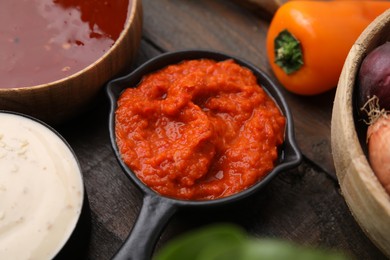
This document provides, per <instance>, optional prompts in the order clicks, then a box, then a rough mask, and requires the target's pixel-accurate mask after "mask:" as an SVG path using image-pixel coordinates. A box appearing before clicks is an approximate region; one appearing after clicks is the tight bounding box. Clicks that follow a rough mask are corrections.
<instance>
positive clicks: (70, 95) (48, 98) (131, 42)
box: [0, 0, 142, 124]
mask: <svg viewBox="0 0 390 260" xmlns="http://www.w3.org/2000/svg"><path fill="white" fill-rule="evenodd" d="M130 5H131V6H130V7H129V10H130V11H129V12H130V13H129V16H128V19H127V21H126V24H125V28H124V30H123V31H122V33H121V34H120V36H119V37H118V39H117V40H116V42H115V43H114V45H113V46H112V47H111V48H110V49H109V50H108V51H107V52H106V53H104V55H103V56H102V57H100V58H99V59H98V60H97V61H95V62H94V63H92V64H91V65H89V66H88V67H86V68H84V69H83V70H81V71H79V72H77V73H75V74H73V75H71V76H69V77H66V78H63V79H61V80H58V81H54V82H50V83H48V84H42V85H37V86H31V87H23V88H8V89H7V88H0V109H3V110H10V111H16V112H21V113H24V114H28V115H30V116H33V117H36V118H38V119H40V120H42V121H45V122H47V123H53V124H57V123H61V122H63V121H65V120H67V119H69V118H71V117H73V116H75V115H76V114H78V113H80V112H81V111H84V110H86V108H87V107H88V106H89V105H90V104H91V103H92V101H93V100H94V99H95V97H96V96H97V94H98V93H99V91H100V90H101V88H102V87H103V86H104V84H105V83H106V82H107V81H108V80H110V79H111V78H112V77H114V76H116V75H117V74H118V73H120V72H122V71H123V70H124V69H125V68H128V67H129V66H130V64H131V62H132V61H133V59H134V58H135V55H136V53H137V50H138V47H139V44H140V39H141V34H142V1H141V0H131V1H130Z"/></svg>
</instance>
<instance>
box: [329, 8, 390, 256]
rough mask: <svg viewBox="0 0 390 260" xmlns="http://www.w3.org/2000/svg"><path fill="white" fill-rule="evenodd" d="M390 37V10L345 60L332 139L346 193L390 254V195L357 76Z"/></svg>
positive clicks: (358, 218) (353, 209) (357, 216)
mask: <svg viewBox="0 0 390 260" xmlns="http://www.w3.org/2000/svg"><path fill="white" fill-rule="evenodd" d="M389 40H390V10H387V11H386V12H384V13H383V14H382V15H380V16H379V17H377V19H375V20H374V21H373V22H372V23H371V24H370V25H369V26H368V27H367V28H366V29H365V30H364V32H363V33H362V34H361V35H360V36H359V38H358V39H357V41H356V42H355V44H354V45H353V46H352V48H351V50H350V52H349V54H348V57H347V59H346V61H345V64H344V67H343V70H342V72H341V76H340V79H339V83H338V87H337V91H336V97H335V100H334V106H333V114H332V125H331V139H332V152H333V159H334V164H335V168H336V174H337V177H338V180H339V183H340V187H341V191H342V194H343V196H344V198H345V201H346V202H347V204H348V206H349V209H350V210H351V212H352V214H353V216H354V217H355V219H356V221H357V222H358V224H359V225H360V227H361V228H362V230H363V231H364V232H365V233H366V235H367V236H368V237H369V238H370V239H371V241H372V242H373V243H374V244H375V245H376V246H377V247H378V248H379V249H380V250H381V251H382V252H383V253H384V254H385V255H387V256H388V257H390V196H389V195H388V194H387V193H386V191H385V189H384V188H383V186H382V185H381V184H380V183H379V181H378V179H377V177H376V175H375V174H374V172H373V171H372V169H371V167H370V164H369V162H368V160H367V150H366V149H367V148H366V143H365V130H366V129H365V128H366V126H364V124H363V123H362V122H361V120H359V119H358V117H357V112H358V110H357V106H356V104H355V102H356V97H357V83H356V78H357V74H358V70H359V67H360V64H361V62H362V60H363V58H364V57H365V56H366V55H367V54H368V53H369V52H370V51H372V50H373V49H374V48H375V47H377V46H379V45H381V44H383V43H384V42H386V41H389Z"/></svg>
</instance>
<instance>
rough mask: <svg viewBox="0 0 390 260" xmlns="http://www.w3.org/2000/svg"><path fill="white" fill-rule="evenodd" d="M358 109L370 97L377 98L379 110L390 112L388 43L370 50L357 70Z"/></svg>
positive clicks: (389, 44) (389, 55) (389, 56)
mask: <svg viewBox="0 0 390 260" xmlns="http://www.w3.org/2000/svg"><path fill="white" fill-rule="evenodd" d="M358 77H359V78H358V82H359V83H358V84H359V100H358V102H359V107H362V106H363V105H364V104H365V103H366V102H367V100H368V99H369V98H370V97H372V96H377V97H378V98H379V105H380V107H381V109H385V110H387V111H389V110H390V42H386V43H384V44H382V45H380V46H378V47H376V48H375V49H374V50H372V51H371V52H370V53H369V54H368V55H367V56H366V57H365V58H364V59H363V62H362V64H361V66H360V69H359V76H358Z"/></svg>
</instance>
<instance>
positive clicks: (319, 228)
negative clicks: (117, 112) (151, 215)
mask: <svg viewBox="0 0 390 260" xmlns="http://www.w3.org/2000/svg"><path fill="white" fill-rule="evenodd" d="M143 9H144V26H143V37H142V42H141V47H140V49H139V51H138V57H137V60H136V62H135V64H134V66H133V67H132V68H129V69H128V71H131V70H133V69H134V68H135V67H137V66H139V65H140V64H142V63H143V62H145V61H146V60H148V59H150V58H152V57H154V56H156V55H158V54H160V53H163V52H167V51H176V50H183V49H211V50H217V51H221V52H225V53H227V54H232V55H235V56H239V57H242V58H244V59H245V60H247V61H249V62H251V63H253V64H256V65H257V66H258V67H259V68H261V69H263V70H264V71H265V72H267V73H268V74H269V75H270V76H271V77H273V75H272V72H271V70H270V68H269V65H268V61H267V58H266V54H265V37H266V33H267V27H268V23H269V21H267V17H266V16H261V15H259V13H257V12H253V11H252V10H248V9H246V8H244V7H242V6H240V5H238V4H237V3H236V2H234V1H227V0H225V1H223V0H214V1H208V0H158V1H155V0H144V1H143ZM282 91H283V94H284V95H285V97H286V99H287V102H288V105H289V106H290V108H291V110H292V113H293V117H294V123H295V130H296V139H297V142H298V145H299V147H300V149H301V151H302V153H303V155H304V160H303V162H302V164H301V165H300V166H299V167H297V168H296V169H293V170H290V171H288V172H283V173H281V174H280V175H278V176H277V177H276V178H275V179H273V180H272V182H271V183H270V184H269V185H267V186H266V187H265V188H264V189H263V190H261V192H259V193H257V194H255V195H254V196H252V197H250V198H248V199H246V200H244V201H243V202H242V203H239V205H234V206H232V207H229V208H223V209H216V210H213V211H200V212H198V213H196V214H194V212H191V213H189V212H185V211H181V212H179V213H178V214H176V215H175V216H174V217H173V218H172V219H171V221H170V222H169V224H168V226H167V227H166V228H165V230H164V232H163V234H162V236H161V239H160V241H159V242H158V244H157V249H158V248H160V247H161V246H162V245H164V244H165V243H166V242H167V241H168V240H170V239H171V238H173V237H175V236H177V235H179V234H181V233H183V232H185V231H188V230H192V229H195V228H197V227H201V226H204V225H206V224H210V223H219V222H229V223H233V224H237V225H239V226H241V227H243V228H244V229H246V230H247V231H248V233H249V234H250V235H253V236H255V237H261V238H262V237H272V238H280V239H285V240H290V241H294V242H296V243H299V244H303V245H310V246H320V247H325V248H330V249H336V250H342V251H344V252H346V253H348V254H349V255H350V256H351V257H353V258H355V259H376V260H377V259H385V257H384V255H383V254H382V253H381V252H380V251H379V250H378V249H377V248H376V247H375V246H374V245H373V244H372V243H371V242H370V240H369V239H368V238H367V237H366V236H365V234H364V233H363V232H362V230H361V229H360V228H359V226H358V224H357V223H356V222H355V220H354V218H353V216H352V215H351V213H350V211H349V210H348V207H347V205H346V203H345V202H344V199H343V197H342V194H341V193H340V189H339V185H338V182H337V178H336V175H335V169H334V166H333V160H332V153H331V145H330V122H331V112H332V104H333V98H334V91H331V92H329V93H326V94H323V95H319V96H315V97H301V96H297V95H294V94H291V93H288V92H287V91H285V90H284V89H282ZM56 128H57V130H58V131H59V132H60V133H61V134H62V135H63V136H64V137H65V138H66V140H67V141H68V142H69V143H70V145H71V146H72V148H73V149H74V151H75V153H76V155H77V156H78V159H79V161H80V164H81V167H82V171H83V175H84V180H85V186H86V190H87V193H88V196H89V203H90V208H91V220H92V223H91V236H90V239H89V241H87V244H88V248H87V255H88V256H87V258H88V259H109V258H110V257H111V256H113V255H114V253H115V252H116V251H117V249H118V248H119V247H120V246H121V243H122V242H123V241H124V239H125V238H126V237H127V235H128V233H129V232H130V230H131V228H132V226H133V223H134V221H135V219H136V217H137V215H138V213H139V210H140V206H141V199H142V194H141V192H140V191H139V190H138V189H137V188H136V187H135V186H134V185H133V184H132V183H131V182H130V181H129V179H128V178H127V177H126V176H125V174H123V172H122V170H121V169H120V167H119V164H118V162H117V161H116V158H115V156H114V154H113V151H112V149H111V146H110V141H109V134H108V100H107V98H106V97H105V93H104V91H103V90H102V93H101V96H100V97H99V98H98V100H97V102H96V104H95V105H94V106H93V107H91V110H90V111H88V113H85V114H82V115H80V116H79V117H78V118H75V119H73V120H71V121H69V122H66V123H65V124H63V125H61V126H57V127H56Z"/></svg>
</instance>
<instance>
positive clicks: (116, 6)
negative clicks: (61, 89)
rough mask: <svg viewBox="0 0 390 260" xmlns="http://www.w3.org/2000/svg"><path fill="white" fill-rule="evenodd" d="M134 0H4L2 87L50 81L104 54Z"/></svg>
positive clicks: (0, 58)
mask: <svg viewBox="0 0 390 260" xmlns="http://www.w3.org/2000/svg"><path fill="white" fill-rule="evenodd" d="M130 1H131V0H111V1H108V0H18V1H14V0H2V1H1V3H0V32H1V33H0V88H21V87H30V86H35V85H41V84H46V83H50V82H52V81H56V80H60V79H62V78H65V77H67V76H70V75H72V74H74V73H77V72H78V71H80V70H82V69H84V68H86V67H87V66H89V65H90V64H92V63H94V62H95V61H97V60H98V59H99V58H100V57H102V56H103V55H104V54H105V53H106V52H107V51H108V50H109V49H110V47H111V46H112V45H113V44H114V43H115V41H116V39H117V38H118V37H119V35H120V33H121V31H122V30H123V28H124V25H125V23H126V20H127V18H128V14H129V10H128V9H129V8H130V6H131V5H130V4H129V3H130Z"/></svg>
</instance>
